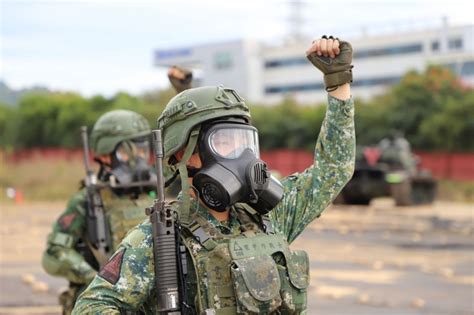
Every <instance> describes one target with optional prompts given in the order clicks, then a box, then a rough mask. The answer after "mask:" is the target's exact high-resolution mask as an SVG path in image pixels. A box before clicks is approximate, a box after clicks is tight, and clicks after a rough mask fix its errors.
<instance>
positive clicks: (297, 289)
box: [74, 37, 355, 314]
mask: <svg viewBox="0 0 474 315" xmlns="http://www.w3.org/2000/svg"><path fill="white" fill-rule="evenodd" d="M307 56H308V59H309V60H310V62H311V63H313V64H314V65H315V66H316V67H317V68H318V69H320V70H321V71H322V72H323V74H324V79H325V83H326V89H327V91H328V93H329V95H328V110H327V114H326V119H325V121H324V123H323V125H322V128H321V131H320V133H319V137H318V139H317V142H316V149H315V156H314V163H313V165H312V166H310V167H309V168H307V169H306V170H305V171H304V172H303V173H300V174H293V175H291V176H288V177H286V178H284V179H283V180H282V181H281V182H280V181H278V180H277V179H275V178H274V177H272V176H271V174H270V173H269V172H268V170H267V165H266V163H265V162H264V161H262V160H261V159H260V157H259V148H258V131H257V129H256V128H255V127H253V126H252V125H251V115H250V111H249V108H248V107H247V105H246V104H245V102H244V100H243V99H242V98H241V97H240V96H239V94H238V93H237V92H236V91H235V90H233V89H230V88H224V87H221V86H218V87H202V88H196V89H189V90H187V91H184V92H182V93H180V94H178V95H177V96H176V97H174V98H173V99H172V100H171V101H170V102H169V103H168V105H167V106H166V108H165V110H164V111H163V113H162V114H161V116H160V117H159V119H158V128H160V129H161V130H162V133H163V147H164V157H165V159H164V166H165V167H167V168H169V172H168V173H169V174H174V175H175V176H170V178H168V181H171V180H172V179H173V178H174V177H176V176H179V177H180V178H181V185H182V191H181V196H180V198H179V200H178V201H177V202H174V203H171V204H170V208H171V209H172V210H174V211H175V213H176V216H177V222H178V227H179V231H180V232H179V239H178V240H177V241H178V242H179V244H180V245H181V248H184V256H185V258H184V259H183V260H182V261H181V265H182V266H181V267H180V269H181V271H180V279H181V281H182V283H181V284H180V286H181V290H180V298H181V301H180V304H179V305H178V309H179V311H180V312H181V314H301V313H305V312H306V301H307V288H308V285H309V259H308V255H307V254H306V252H305V251H293V250H291V249H290V247H289V244H290V243H291V242H292V241H293V240H295V238H296V237H297V236H298V235H299V234H300V233H301V232H302V231H303V230H304V228H305V227H306V226H307V225H308V224H309V223H311V221H313V220H314V219H316V218H317V217H319V216H320V214H321V213H322V212H323V210H324V209H325V208H326V207H327V206H328V205H329V204H330V202H331V201H332V200H333V199H334V198H335V197H336V196H337V194H338V193H339V192H340V191H341V189H342V188H343V186H344V185H345V184H346V183H347V182H348V181H349V179H350V178H351V176H352V172H353V169H354V159H355V158H354V156H355V135H354V121H353V117H354V104H353V100H352V98H351V96H350V86H349V84H350V83H351V82H352V70H351V69H352V66H351V61H352V48H351V46H350V44H349V43H347V42H342V41H339V40H338V39H334V38H332V37H329V38H327V37H323V38H322V39H319V40H316V41H314V42H313V43H312V45H311V47H310V48H309V49H308V51H307ZM152 247H153V240H152V228H151V224H150V222H146V221H145V222H144V223H142V224H141V225H140V226H138V227H136V228H135V229H134V230H132V231H131V232H130V233H129V234H128V236H127V237H126V238H125V239H124V240H123V242H122V244H121V247H120V248H119V250H118V251H117V252H116V253H115V254H114V256H112V258H111V259H110V260H109V262H108V263H107V264H106V265H105V267H104V268H103V269H102V270H101V271H100V273H99V274H98V275H97V276H96V277H95V279H94V280H93V282H92V283H91V284H90V286H89V287H88V288H87V290H85V291H84V292H83V293H82V295H81V296H80V297H79V300H78V302H77V304H76V307H75V309H74V314H83V313H93V314H102V313H107V314H119V313H124V312H132V313H133V312H138V311H141V312H144V313H146V314H156V312H157V311H158V310H160V312H161V311H162V310H163V309H164V308H166V305H158V303H157V302H156V295H157V292H156V290H157V287H156V285H155V280H156V281H158V282H159V281H160V279H159V277H158V279H155V272H154V260H153V251H152ZM172 302H173V303H174V301H172Z"/></svg>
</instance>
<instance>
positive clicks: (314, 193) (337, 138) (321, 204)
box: [270, 96, 355, 243]
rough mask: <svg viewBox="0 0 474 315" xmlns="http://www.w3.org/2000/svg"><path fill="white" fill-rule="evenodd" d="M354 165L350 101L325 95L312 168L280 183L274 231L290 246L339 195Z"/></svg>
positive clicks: (272, 213)
mask: <svg viewBox="0 0 474 315" xmlns="http://www.w3.org/2000/svg"><path fill="white" fill-rule="evenodd" d="M354 163H355V132H354V102H353V100H352V98H350V99H349V100H346V101H341V100H339V99H337V98H334V97H332V96H328V109H327V112H326V117H325V119H324V121H323V124H322V126H321V131H320V133H319V137H318V140H317V142H316V148H315V152H314V162H313V165H311V166H310V167H309V168H307V169H306V170H305V171H304V172H303V173H300V174H294V175H290V176H288V177H286V178H285V179H284V180H283V181H282V184H283V186H284V195H283V199H282V201H281V202H280V203H279V204H278V205H277V207H276V208H275V209H273V210H272V211H271V212H270V217H271V219H272V222H273V224H274V226H275V229H276V231H277V232H280V233H282V234H284V235H285V236H286V237H287V240H288V242H290V243H291V242H292V241H293V240H294V239H295V238H296V237H297V236H298V235H299V234H300V233H301V232H302V231H303V230H304V228H305V227H306V226H307V225H308V224H309V223H310V222H311V221H313V220H314V219H315V218H317V217H319V216H320V215H321V212H323V211H324V209H326V207H327V206H328V205H329V204H330V202H331V201H332V200H333V199H334V198H335V197H336V196H337V195H338V194H339V192H340V191H341V190H342V188H343V187H344V185H345V184H346V183H347V182H348V181H349V180H350V178H351V177H352V174H353V172H354Z"/></svg>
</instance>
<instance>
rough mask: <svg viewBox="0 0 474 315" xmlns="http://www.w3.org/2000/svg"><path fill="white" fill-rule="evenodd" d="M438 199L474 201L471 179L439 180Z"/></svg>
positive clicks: (473, 188) (473, 187) (473, 185)
mask: <svg viewBox="0 0 474 315" xmlns="http://www.w3.org/2000/svg"><path fill="white" fill-rule="evenodd" d="M437 198H438V199H440V200H449V201H461V202H470V203H474V182H473V181H465V182H464V181H462V182H461V181H452V180H440V181H439V182H438V196H437Z"/></svg>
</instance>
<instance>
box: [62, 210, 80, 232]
mask: <svg viewBox="0 0 474 315" xmlns="http://www.w3.org/2000/svg"><path fill="white" fill-rule="evenodd" d="M75 218H76V214H75V213H71V214H66V215H63V216H62V217H61V218H59V222H58V223H59V225H60V226H61V229H63V230H67V229H68V228H69V227H70V226H71V224H72V222H73V221H74V219H75Z"/></svg>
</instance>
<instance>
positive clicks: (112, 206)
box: [42, 188, 152, 286]
mask: <svg viewBox="0 0 474 315" xmlns="http://www.w3.org/2000/svg"><path fill="white" fill-rule="evenodd" d="M86 194H87V193H86V189H85V188H83V189H81V190H80V191H78V192H77V193H76V194H74V195H73V197H72V198H71V199H70V200H69V202H68V204H67V207H66V210H65V211H64V212H63V213H62V214H61V215H60V216H59V218H58V220H57V221H56V222H54V224H53V229H52V231H51V233H50V234H49V235H48V241H47V247H46V250H45V251H44V253H43V260H42V263H43V268H44V269H45V270H46V272H48V273H49V274H51V275H54V276H59V277H64V278H66V279H67V280H69V282H71V283H72V284H74V285H78V286H83V285H87V284H89V283H90V281H92V279H93V278H94V276H95V274H96V271H98V270H99V263H98V261H97V257H96V256H95V255H94V253H93V251H91V247H90V245H89V244H88V243H87V222H86V207H87V196H86ZM104 195H105V200H104ZM102 197H103V200H104V205H105V207H106V208H105V209H104V210H105V217H106V221H107V224H108V226H109V227H110V233H111V235H110V237H111V240H112V244H111V245H112V246H113V249H114V250H115V249H117V247H118V245H119V244H120V242H121V240H122V239H123V237H124V236H125V234H126V232H128V230H130V229H131V228H132V227H133V226H135V225H136V224H138V223H139V222H141V221H142V220H143V219H144V218H146V215H145V212H144V210H143V209H142V208H143V206H145V205H148V204H149V203H150V202H151V201H152V199H151V197H149V196H146V195H142V196H141V197H140V199H136V200H131V199H129V198H128V197H119V196H117V195H115V194H114V193H113V192H112V191H111V190H103V191H102ZM96 255H97V254H96ZM106 260H107V258H106V257H105V261H106Z"/></svg>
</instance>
